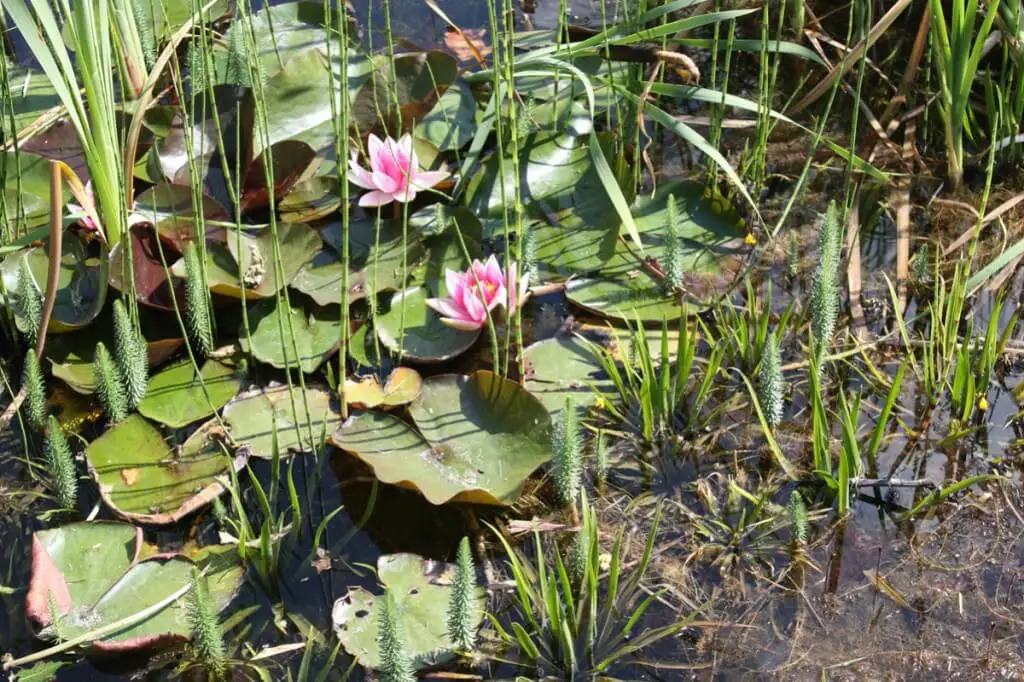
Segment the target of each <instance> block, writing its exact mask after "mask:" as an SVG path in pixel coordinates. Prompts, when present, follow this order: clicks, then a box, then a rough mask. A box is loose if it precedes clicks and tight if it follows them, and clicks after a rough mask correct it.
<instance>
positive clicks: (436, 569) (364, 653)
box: [331, 554, 486, 670]
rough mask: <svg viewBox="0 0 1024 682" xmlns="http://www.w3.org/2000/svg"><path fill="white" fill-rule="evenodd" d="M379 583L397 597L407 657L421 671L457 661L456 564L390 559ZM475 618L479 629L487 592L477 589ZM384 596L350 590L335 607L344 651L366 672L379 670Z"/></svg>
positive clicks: (381, 561)
mask: <svg viewBox="0 0 1024 682" xmlns="http://www.w3.org/2000/svg"><path fill="white" fill-rule="evenodd" d="M377 579H378V580H379V581H380V583H381V585H382V586H383V587H384V588H386V589H387V590H388V591H389V592H390V593H391V594H392V596H393V599H394V602H393V605H394V608H395V611H396V615H397V617H398V622H399V623H400V626H401V629H402V632H403V634H404V636H405V653H406V655H408V656H409V657H410V658H412V660H413V666H414V667H415V668H416V669H417V670H419V669H421V668H425V667H428V666H431V665H436V664H438V663H442V662H444V661H447V660H450V659H451V658H452V653H451V649H452V642H451V641H450V640H449V639H448V631H447V617H446V615H447V612H448V603H449V602H450V601H451V596H452V582H453V581H454V579H455V565H454V564H445V563H440V562H437V561H432V560H430V559H424V558H423V557H421V556H418V555H416V554H386V555H384V556H381V557H380V558H378V559H377ZM476 601H477V604H476V608H475V609H474V613H475V614H476V616H477V619H478V620H477V622H476V623H474V624H473V626H474V627H476V626H478V625H479V622H480V619H482V617H483V613H484V606H485V604H486V592H485V591H484V589H483V588H479V587H478V588H477V591H476ZM381 604H383V597H381V596H378V595H374V594H371V593H370V592H369V591H367V590H366V589H364V588H362V587H355V588H352V589H350V590H349V592H348V594H346V595H345V596H344V597H342V598H341V599H339V600H338V601H336V602H335V603H334V608H333V610H332V612H331V619H332V620H333V622H334V631H335V633H336V634H337V636H338V640H339V641H340V642H341V644H342V646H344V647H345V650H346V651H347V652H349V653H350V654H351V655H353V656H355V657H356V659H358V661H359V663H360V664H362V665H363V666H365V667H367V668H378V667H380V663H381V658H380V649H379V646H378V642H377V631H378V623H379V617H380V616H379V613H378V607H379V606H380V605H381Z"/></svg>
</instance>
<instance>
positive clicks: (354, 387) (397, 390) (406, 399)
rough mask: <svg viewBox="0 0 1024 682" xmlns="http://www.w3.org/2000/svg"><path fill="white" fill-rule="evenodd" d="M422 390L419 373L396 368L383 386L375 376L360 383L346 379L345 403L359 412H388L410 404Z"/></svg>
mask: <svg viewBox="0 0 1024 682" xmlns="http://www.w3.org/2000/svg"><path fill="white" fill-rule="evenodd" d="M422 390H423V377H421V376H420V375H419V372H417V371H416V370H414V369H412V368H411V367H396V368H395V369H394V370H393V371H392V372H391V375H390V376H389V377H388V380H387V383H385V384H384V385H383V386H381V383H380V379H378V378H377V375H375V374H371V375H370V376H367V377H363V378H362V379H361V380H360V381H354V380H352V379H346V380H345V402H347V403H348V404H349V405H351V406H352V407H354V408H356V409H359V410H370V409H373V408H381V409H385V410H388V409H392V408H395V407H399V406H401V405H407V404H409V403H411V402H412V401H413V400H416V398H418V397H419V395H420V391H422Z"/></svg>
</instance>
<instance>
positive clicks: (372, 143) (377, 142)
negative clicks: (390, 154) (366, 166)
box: [366, 133, 384, 166]
mask: <svg viewBox="0 0 1024 682" xmlns="http://www.w3.org/2000/svg"><path fill="white" fill-rule="evenodd" d="M383 150H384V142H383V141H382V140H381V139H380V138H379V137H377V136H376V135H374V134H373V133H370V137H369V138H368V139H367V141H366V151H367V156H369V157H370V165H371V166H373V165H374V164H375V163H376V161H377V158H378V157H380V153H381V151H383Z"/></svg>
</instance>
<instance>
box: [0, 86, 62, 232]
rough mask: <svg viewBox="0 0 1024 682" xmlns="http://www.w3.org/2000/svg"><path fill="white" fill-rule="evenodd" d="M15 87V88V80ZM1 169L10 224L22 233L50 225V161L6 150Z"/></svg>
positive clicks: (0, 188)
mask: <svg viewBox="0 0 1024 682" xmlns="http://www.w3.org/2000/svg"><path fill="white" fill-rule="evenodd" d="M37 78H38V77H37ZM30 80H31V77H30ZM11 85H12V89H13V86H14V83H13V81H12V83H11ZM17 101H18V100H17V99H15V102H17ZM15 120H16V121H17V119H15ZM28 122H31V121H27V122H26V123H28ZM0 167H3V168H6V169H7V175H6V177H5V180H4V184H3V186H2V187H0V193H2V195H0V198H2V201H3V204H4V206H5V212H6V218H7V221H8V222H9V223H11V225H12V226H13V227H14V228H17V231H18V232H25V231H28V230H33V229H36V228H40V227H43V226H45V225H47V224H48V223H49V221H50V161H49V159H45V158H43V157H41V156H37V155H35V154H29V153H27V152H24V151H22V152H19V153H18V154H15V153H14V152H13V151H4V152H0ZM19 175H20V177H19ZM19 180H20V183H19ZM9 229H10V228H9Z"/></svg>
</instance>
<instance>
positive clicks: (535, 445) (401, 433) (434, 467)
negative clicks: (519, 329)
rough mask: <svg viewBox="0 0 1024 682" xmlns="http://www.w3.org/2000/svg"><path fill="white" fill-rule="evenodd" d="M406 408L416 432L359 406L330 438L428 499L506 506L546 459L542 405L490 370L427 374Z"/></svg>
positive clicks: (383, 476) (547, 434)
mask: <svg viewBox="0 0 1024 682" xmlns="http://www.w3.org/2000/svg"><path fill="white" fill-rule="evenodd" d="M409 413H410V415H411V416H412V418H413V421H414V422H415V424H416V427H417V428H418V429H419V430H418V431H417V429H416V428H413V427H412V426H410V425H409V424H407V423H405V422H404V421H402V420H400V419H398V418H397V417H394V416H392V415H390V414H383V413H379V412H364V413H361V414H358V415H356V416H354V417H352V418H350V419H349V420H348V421H347V422H345V424H344V425H343V426H342V428H340V429H338V430H337V431H335V432H334V435H333V436H332V437H331V442H332V443H334V445H336V446H338V447H339V448H341V449H343V450H346V451H347V452H350V453H352V454H354V455H355V456H357V457H359V458H360V459H361V460H363V461H364V462H366V463H367V464H369V465H370V466H371V467H372V468H373V470H374V474H375V475H376V476H377V478H379V479H380V480H381V481H383V482H384V483H393V484H397V485H401V486H403V487H407V488H412V489H414V490H419V491H420V492H421V493H422V494H423V496H424V497H426V498H427V500H429V501H430V502H431V503H432V504H444V503H445V502H451V501H455V502H475V503H479V504H494V505H510V504H513V503H514V502H515V501H516V500H517V499H518V497H519V494H520V492H521V491H522V488H523V485H524V483H525V481H526V479H527V478H529V476H530V474H532V473H533V472H534V471H536V470H537V468H538V467H540V466H541V465H542V464H544V462H546V461H548V459H550V457H551V418H550V417H549V416H548V411H547V409H545V407H544V405H543V404H542V403H541V402H540V401H539V400H538V399H537V398H536V397H534V396H533V395H531V394H530V393H529V392H528V391H527V390H526V389H524V388H523V387H521V386H520V385H519V384H517V383H515V382H514V381H509V380H508V379H504V378H502V377H499V376H497V375H495V374H493V373H491V372H487V371H483V370H481V371H478V372H474V373H473V374H471V375H469V376H459V375H452V374H449V375H440V376H434V377H430V378H428V379H426V380H425V381H424V382H423V389H422V392H421V393H420V396H419V398H417V399H416V400H415V401H413V403H412V404H411V405H410V406H409Z"/></svg>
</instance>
